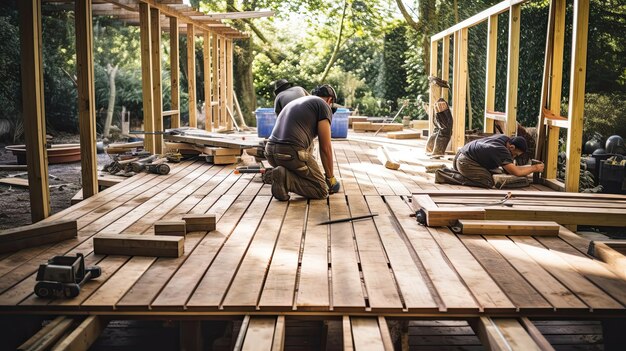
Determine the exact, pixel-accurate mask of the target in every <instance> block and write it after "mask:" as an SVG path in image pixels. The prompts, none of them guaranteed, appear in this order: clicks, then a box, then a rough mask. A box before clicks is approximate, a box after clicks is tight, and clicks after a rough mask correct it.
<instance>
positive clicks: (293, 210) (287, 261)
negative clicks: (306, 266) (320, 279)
mask: <svg viewBox="0 0 626 351" xmlns="http://www.w3.org/2000/svg"><path fill="white" fill-rule="evenodd" d="M306 209H307V203H306V200H304V199H299V200H295V201H294V200H290V201H289V207H288V208H287V214H286V215H285V219H284V221H283V226H282V228H281V230H280V234H279V235H278V241H277V242H276V249H275V250H274V254H273V256H272V262H271V263H270V268H269V271H268V273H267V278H266V279H265V284H264V286H263V292H262V293H261V299H260V301H259V308H260V309H261V310H270V311H271V310H272V309H276V310H280V309H283V310H291V309H292V307H293V306H294V293H295V285H296V274H297V272H298V259H299V255H300V245H301V241H302V232H303V226H304V218H305V215H306Z"/></svg>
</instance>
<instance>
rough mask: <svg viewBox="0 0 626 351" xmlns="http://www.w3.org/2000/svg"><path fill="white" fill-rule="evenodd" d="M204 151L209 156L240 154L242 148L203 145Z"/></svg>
mask: <svg viewBox="0 0 626 351" xmlns="http://www.w3.org/2000/svg"><path fill="white" fill-rule="evenodd" d="M203 151H204V153H205V154H207V155H210V156H240V155H241V152H242V149H239V148H237V149H233V148H226V147H208V146H207V147H205V148H204V150H203Z"/></svg>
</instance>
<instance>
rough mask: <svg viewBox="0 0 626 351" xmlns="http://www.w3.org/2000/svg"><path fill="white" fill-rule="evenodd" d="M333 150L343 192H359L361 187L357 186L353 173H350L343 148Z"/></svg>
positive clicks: (349, 193)
mask: <svg viewBox="0 0 626 351" xmlns="http://www.w3.org/2000/svg"><path fill="white" fill-rule="evenodd" d="M334 151H335V158H336V160H337V163H338V164H339V167H338V170H339V174H340V177H341V180H342V185H343V187H344V192H345V194H346V195H356V194H361V189H360V188H359V184H358V183H357V181H356V179H355V177H354V173H352V169H351V167H350V164H349V163H348V158H347V157H346V155H345V153H344V152H343V150H338V149H335V150H334Z"/></svg>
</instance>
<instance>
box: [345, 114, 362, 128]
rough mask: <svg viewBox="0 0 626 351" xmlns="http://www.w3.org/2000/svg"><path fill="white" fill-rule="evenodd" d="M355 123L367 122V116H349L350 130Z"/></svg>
mask: <svg viewBox="0 0 626 351" xmlns="http://www.w3.org/2000/svg"><path fill="white" fill-rule="evenodd" d="M354 122H367V117H366V116H348V128H352V124H353V123H354Z"/></svg>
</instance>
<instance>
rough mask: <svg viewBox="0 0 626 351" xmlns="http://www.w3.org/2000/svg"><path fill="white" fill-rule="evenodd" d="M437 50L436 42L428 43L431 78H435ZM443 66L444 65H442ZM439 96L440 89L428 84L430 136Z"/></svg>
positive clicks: (433, 127) (433, 126)
mask: <svg viewBox="0 0 626 351" xmlns="http://www.w3.org/2000/svg"><path fill="white" fill-rule="evenodd" d="M437 50H438V42H437V41H431V42H430V71H429V74H430V75H431V76H435V77H436V76H437V59H438V58H439V55H438V53H437ZM444 64H445V63H444ZM440 94H441V89H440V88H439V87H438V86H437V85H436V84H432V83H431V84H430V94H429V95H428V96H429V99H428V133H429V134H428V135H432V133H433V130H434V129H435V124H434V122H435V103H436V102H437V100H439V98H440V97H441V96H440Z"/></svg>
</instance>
